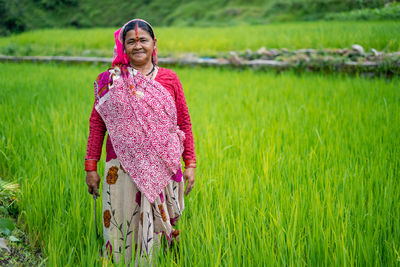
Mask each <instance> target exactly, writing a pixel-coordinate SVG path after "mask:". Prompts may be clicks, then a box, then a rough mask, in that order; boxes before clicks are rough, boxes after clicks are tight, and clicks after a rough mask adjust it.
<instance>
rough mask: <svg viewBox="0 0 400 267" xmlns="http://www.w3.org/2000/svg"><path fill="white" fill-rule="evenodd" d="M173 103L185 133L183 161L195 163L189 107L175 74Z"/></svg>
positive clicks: (178, 120)
mask: <svg viewBox="0 0 400 267" xmlns="http://www.w3.org/2000/svg"><path fill="white" fill-rule="evenodd" d="M175 104H176V111H177V122H178V126H179V128H180V129H181V130H182V131H183V132H184V133H185V141H184V143H183V146H184V151H183V154H182V158H183V160H184V161H185V164H186V163H196V154H195V148H194V139H193V132H192V123H191V121H190V115H189V109H188V106H187V104H186V99H185V94H184V92H183V88H182V84H181V82H180V81H179V78H178V76H176V80H175Z"/></svg>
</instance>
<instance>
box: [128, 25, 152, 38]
mask: <svg viewBox="0 0 400 267" xmlns="http://www.w3.org/2000/svg"><path fill="white" fill-rule="evenodd" d="M137 35H138V37H147V38H151V36H150V34H149V33H148V32H147V31H146V30H143V29H142V28H140V27H138V28H137ZM132 38H133V39H135V38H136V30H135V29H132V30H129V31H128V32H127V33H126V36H125V39H126V40H128V39H132Z"/></svg>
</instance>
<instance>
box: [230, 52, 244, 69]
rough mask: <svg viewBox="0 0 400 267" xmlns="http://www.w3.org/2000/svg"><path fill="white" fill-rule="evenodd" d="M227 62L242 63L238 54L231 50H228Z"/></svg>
mask: <svg viewBox="0 0 400 267" xmlns="http://www.w3.org/2000/svg"><path fill="white" fill-rule="evenodd" d="M228 60H229V62H230V63H232V64H233V65H236V66H237V65H242V63H243V61H242V60H241V59H240V58H239V56H238V55H237V54H236V53H235V52H233V51H231V52H229V58H228Z"/></svg>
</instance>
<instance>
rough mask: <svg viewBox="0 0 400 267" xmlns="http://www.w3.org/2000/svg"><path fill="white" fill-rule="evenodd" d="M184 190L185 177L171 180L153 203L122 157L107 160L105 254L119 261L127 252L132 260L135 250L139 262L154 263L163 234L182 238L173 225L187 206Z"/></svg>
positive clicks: (104, 225) (104, 207)
mask: <svg viewBox="0 0 400 267" xmlns="http://www.w3.org/2000/svg"><path fill="white" fill-rule="evenodd" d="M183 191H184V182H183V180H182V178H180V180H171V182H170V183H169V184H168V185H167V186H166V187H165V188H164V189H163V191H162V192H161V194H160V195H159V196H158V197H157V198H156V200H155V201H154V202H153V203H150V202H149V201H148V200H147V198H146V197H145V196H144V194H142V193H141V192H140V191H139V190H138V188H137V187H136V185H135V183H134V182H133V180H132V178H131V177H130V176H129V174H128V173H126V172H125V170H124V169H123V167H122V166H121V163H120V161H119V160H118V159H112V160H110V161H108V162H106V166H105V175H104V181H103V237H104V244H105V245H104V247H103V252H105V253H103V254H105V255H104V256H107V255H108V257H112V259H113V261H115V262H119V261H120V260H121V258H123V255H125V262H126V263H129V262H130V261H131V260H132V255H133V254H134V255H136V257H135V258H136V260H135V263H136V265H137V264H138V262H140V264H143V263H145V262H147V263H150V264H151V259H152V257H153V256H154V253H153V252H154V251H155V249H156V248H159V244H160V238H161V237H162V235H164V236H165V237H166V240H167V242H168V243H169V244H170V243H171V242H172V241H173V240H174V239H175V240H176V241H177V242H178V241H179V231H178V230H176V229H174V228H173V226H175V225H176V223H177V221H178V219H179V217H180V216H181V214H182V211H183V209H184V200H183ZM132 240H134V243H133V242H132ZM149 259H150V260H149ZM149 261H150V262H149Z"/></svg>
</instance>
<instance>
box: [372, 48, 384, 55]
mask: <svg viewBox="0 0 400 267" xmlns="http://www.w3.org/2000/svg"><path fill="white" fill-rule="evenodd" d="M371 52H372V53H373V54H374V56H376V57H377V56H380V55H382V54H383V53H382V52H379V51H378V50H376V49H375V48H371Z"/></svg>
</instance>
